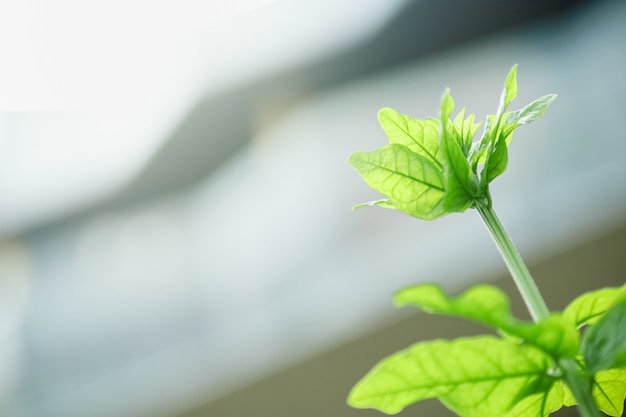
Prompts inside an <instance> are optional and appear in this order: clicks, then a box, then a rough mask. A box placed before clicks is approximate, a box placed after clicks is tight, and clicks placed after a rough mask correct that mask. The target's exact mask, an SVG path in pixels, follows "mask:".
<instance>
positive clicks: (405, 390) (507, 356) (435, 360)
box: [348, 336, 553, 417]
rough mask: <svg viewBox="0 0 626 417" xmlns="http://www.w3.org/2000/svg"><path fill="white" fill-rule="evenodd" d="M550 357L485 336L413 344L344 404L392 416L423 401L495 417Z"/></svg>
mask: <svg viewBox="0 0 626 417" xmlns="http://www.w3.org/2000/svg"><path fill="white" fill-rule="evenodd" d="M552 364H553V362H552V360H551V359H550V357H549V356H547V355H545V354H544V353H543V352H541V351H540V350H538V349H535V348H533V347H531V346H528V345H520V344H517V343H514V342H512V341H508V340H503V339H498V338H495V337H490V336H481V337H475V338H467V339H457V340H453V341H445V340H435V341H430V342H423V343H418V344H416V345H413V346H412V347H410V348H408V349H406V350H404V351H401V352H398V353H396V354H394V355H392V356H389V357H388V358H386V359H384V360H382V361H381V362H380V363H379V364H378V365H376V367H374V368H373V369H372V370H371V371H370V372H369V373H368V374H367V375H366V376H365V377H364V378H363V379H362V380H361V381H359V382H358V383H357V385H356V386H355V387H354V388H353V390H352V392H351V393H350V396H349V398H348V403H349V404H350V405H351V406H353V407H357V408H376V409H378V410H380V411H382V412H384V413H387V414H396V413H398V412H400V411H402V409H404V408H405V407H407V406H409V405H411V404H413V403H416V402H418V401H421V400H425V399H427V398H439V400H440V401H441V402H442V403H443V404H444V405H445V406H446V407H448V408H450V409H451V410H452V411H454V412H455V413H457V414H458V415H459V416H461V417H484V416H500V415H504V414H505V413H506V412H507V411H509V410H511V409H512V408H513V407H514V406H515V404H516V403H517V402H518V401H519V400H520V399H521V398H522V397H523V394H524V393H528V392H533V391H532V390H531V391H529V387H536V386H538V385H544V386H549V385H548V384H538V381H539V380H541V379H551V378H549V377H548V376H547V370H548V369H549V368H550V367H551V366H552Z"/></svg>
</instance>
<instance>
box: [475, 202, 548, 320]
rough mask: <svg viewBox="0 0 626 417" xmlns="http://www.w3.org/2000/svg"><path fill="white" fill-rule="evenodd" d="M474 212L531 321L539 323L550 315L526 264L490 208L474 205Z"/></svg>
mask: <svg viewBox="0 0 626 417" xmlns="http://www.w3.org/2000/svg"><path fill="white" fill-rule="evenodd" d="M476 210H478V212H479V213H480V216H481V217H482V218H483V221H484V222H485V225H486V226H487V229H489V232H490V233H491V237H492V238H493V240H494V241H495V243H496V246H497V247H498V250H500V254H502V257H503V258H504V263H505V264H506V266H507V268H508V269H509V272H510V273H511V276H512V277H513V281H515V285H517V288H518V289H519V292H520V294H521V295H522V298H523V299H524V302H525V303H526V306H527V307H528V311H529V312H530V315H531V316H532V318H533V320H534V321H539V320H541V319H544V318H546V317H548V316H549V315H550V311H549V310H548V306H546V303H545V301H543V297H542V296H541V294H540V293H539V289H538V288H537V285H535V280H534V279H533V277H532V276H531V275H530V272H529V271H528V268H527V267H526V264H525V263H524V261H523V260H522V257H521V256H520V254H519V252H518V251H517V249H516V248H515V245H514V244H513V242H512V241H511V238H509V235H508V234H507V233H506V231H505V230H504V227H503V226H502V223H500V219H498V216H496V213H495V212H494V211H493V209H492V208H491V207H485V206H483V205H482V204H476Z"/></svg>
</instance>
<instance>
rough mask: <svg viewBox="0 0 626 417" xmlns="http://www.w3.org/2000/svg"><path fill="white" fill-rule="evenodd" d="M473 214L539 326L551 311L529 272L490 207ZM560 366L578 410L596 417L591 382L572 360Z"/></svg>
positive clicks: (563, 361) (565, 360) (479, 207)
mask: <svg viewBox="0 0 626 417" xmlns="http://www.w3.org/2000/svg"><path fill="white" fill-rule="evenodd" d="M475 207H476V210H478V213H480V216H481V217H482V219H483V221H484V222H485V225H486V226H487V229H488V230H489V232H490V233H491V237H492V238H493V240H494V241H495V243H496V246H497V247H498V250H499V251H500V254H501V255H502V258H504V262H505V264H506V266H507V268H508V269H509V272H510V273H511V276H512V277H513V281H515V284H516V285H517V288H518V290H519V292H520V294H521V295H522V299H523V300H524V302H525V303H526V307H527V308H528V311H529V312H530V315H531V317H532V318H533V320H534V321H535V322H538V321H540V320H542V319H544V318H546V317H548V316H549V315H550V310H548V306H547V305H546V302H545V301H544V299H543V297H542V296H541V293H540V292H539V288H537V285H536V284H535V280H534V279H533V277H532V276H531V275H530V271H529V270H528V268H527V267H526V264H525V263H524V261H523V260H522V257H521V256H520V254H519V252H518V251H517V248H516V247H515V245H514V244H513V241H512V240H511V238H510V237H509V235H508V234H507V233H506V231H505V230H504V226H502V223H501V222H500V219H498V216H496V213H495V211H494V210H493V208H492V207H491V205H489V206H486V205H483V204H481V203H479V202H477V203H476V204H475ZM559 366H560V367H561V369H562V370H563V371H564V373H565V382H566V383H567V385H568V386H569V388H570V389H571V391H572V394H574V398H576V402H577V404H578V407H579V408H578V410H579V412H580V414H581V416H583V417H599V416H600V415H601V414H600V412H599V411H598V407H597V405H596V403H595V400H594V399H593V397H592V395H591V378H590V377H589V376H587V375H584V374H583V373H582V372H581V371H580V368H579V366H578V364H577V363H576V362H575V361H574V360H573V359H563V360H561V361H559Z"/></svg>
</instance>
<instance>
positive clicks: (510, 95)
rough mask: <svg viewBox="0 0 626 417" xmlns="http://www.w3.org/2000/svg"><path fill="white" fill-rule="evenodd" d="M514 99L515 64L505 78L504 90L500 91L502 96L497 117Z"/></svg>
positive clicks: (515, 93) (515, 82)
mask: <svg viewBox="0 0 626 417" xmlns="http://www.w3.org/2000/svg"><path fill="white" fill-rule="evenodd" d="M515 97H517V64H515V65H513V67H512V68H511V69H510V70H509V74H508V75H507V77H506V81H505V83H504V90H503V91H502V96H501V97H500V108H499V110H498V114H499V115H500V114H502V113H504V111H505V110H506V108H507V107H508V106H509V104H511V102H512V101H513V99H514V98H515Z"/></svg>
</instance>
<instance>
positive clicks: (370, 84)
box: [0, 0, 626, 417]
mask: <svg viewBox="0 0 626 417" xmlns="http://www.w3.org/2000/svg"><path fill="white" fill-rule="evenodd" d="M625 39H626V3H624V2H622V1H618V0H602V1H582V0H580V1H573V0H572V1H567V0H550V1H539V0H532V1H513V2H500V1H496V0H477V1H475V2H466V1H461V0H445V1H441V0H386V1H379V2H372V1H369V2H363V1H356V0H333V1H331V0H290V1H287V0H236V1H234V0H233V1H228V2H221V1H195V0H184V1H173V0H160V1H144V0H130V1H129V0H127V1H120V0H116V1H100V0H98V1H91V2H84V1H78V0H54V1H49V0H29V1H23V2H18V1H9V2H3V3H0V338H1V339H0V341H1V342H0V415H2V416H8V417H85V416H89V417H207V416H212V417H213V416H215V417H240V416H241V417H243V416H246V417H247V416H255V417H265V416H267V417H282V416H285V417H286V416H299V417H308V416H311V417H312V416H337V417H338V416H346V417H347V416H354V417H358V416H359V415H360V416H363V417H367V416H375V415H382V414H380V413H379V412H376V411H373V410H356V409H352V408H350V407H349V406H348V405H347V404H346V397H347V395H348V392H349V390H350V388H351V386H352V384H354V383H355V382H356V381H357V380H358V379H359V378H361V377H362V376H363V375H364V374H365V372H366V371H367V370H368V369H369V368H370V367H371V366H372V365H373V364H374V363H375V362H376V361H378V360H379V359H381V358H382V357H383V356H386V355H388V354H391V353H393V352H394V351H397V350H399V349H402V348H404V347H406V346H408V345H409V344H411V343H413V342H415V341H417V340H421V339H428V338H435V337H451V336H452V335H454V332H461V333H463V334H467V333H468V332H473V331H474V327H472V326H463V325H462V324H460V325H458V324H452V322H449V321H446V320H442V319H432V317H428V316H426V315H423V314H419V313H416V312H415V311H409V310H405V309H397V308H395V307H394V305H393V302H392V299H391V295H392V294H393V293H394V292H395V291H396V290H398V289H400V288H403V287H406V286H408V285H411V284H415V283H425V282H439V283H441V284H442V285H443V286H444V287H446V288H448V289H450V290H451V291H457V292H458V291H461V290H462V289H463V288H466V287H467V286H469V285H471V284H473V283H477V282H483V281H488V282H490V283H494V284H495V285H498V286H500V287H502V288H503V289H504V290H505V291H506V292H508V293H510V294H511V297H512V298H513V299H514V301H513V304H514V309H515V310H516V311H518V312H519V314H520V315H521V316H522V317H524V314H527V313H524V312H523V308H521V307H523V305H522V304H521V303H520V300H519V296H517V295H515V288H514V286H513V284H512V282H509V281H510V279H509V278H508V276H507V272H506V268H505V265H504V264H503V262H502V260H501V259H500V257H499V254H498V251H497V249H496V247H495V246H494V245H493V242H492V241H491V238H490V236H489V234H488V233H487V231H486V229H485V227H484V225H483V224H481V221H480V218H479V216H478V214H477V213H476V212H475V210H468V211H467V212H466V213H463V214H461V213H455V214H453V215H450V216H447V217H445V218H443V219H441V220H437V221H436V222H431V221H422V220H418V219H415V218H411V217H409V216H406V215H404V214H402V213H400V212H399V211H397V210H386V209H384V208H381V207H371V208H363V209H359V210H352V209H351V207H352V206H354V205H355V204H357V203H361V202H364V201H370V200H376V199H378V198H380V195H379V194H378V193H377V192H376V191H374V190H372V189H370V188H369V187H368V186H367V184H365V183H364V182H363V180H362V179H361V178H360V177H359V175H358V174H357V173H356V172H355V171H354V169H352V168H351V167H350V165H349V164H348V162H347V159H348V156H349V155H350V153H351V152H354V151H357V150H371V149H374V148H376V147H379V146H382V145H384V144H385V143H386V140H387V139H386V137H385V134H384V132H383V131H382V130H381V128H380V125H379V123H378V120H377V113H378V111H379V110H380V109H381V108H384V107H391V108H394V109H396V110H397V111H399V112H400V113H404V114H408V115H411V116H413V117H416V118H427V117H429V116H437V115H438V109H439V103H440V99H441V97H442V94H443V92H444V91H445V90H446V89H448V88H449V89H450V91H451V93H452V95H453V96H454V99H455V101H456V103H457V105H458V108H459V109H460V108H461V107H463V106H467V108H468V111H469V112H473V113H476V116H477V120H483V118H484V116H485V115H486V114H489V113H495V112H496V110H497V107H498V98H499V96H500V91H501V90H502V87H503V83H504V80H505V77H506V74H507V72H508V71H509V69H510V68H511V67H512V66H513V65H514V64H518V65H519V69H518V82H519V95H518V97H517V98H516V100H515V101H514V102H513V104H512V107H514V108H518V107H521V106H523V105H525V104H527V103H529V102H530V101H532V100H533V99H535V98H537V97H540V96H543V95H545V94H548V93H555V94H557V95H558V99H557V100H556V101H555V103H554V104H553V105H552V106H551V107H550V109H549V110H548V112H547V113H546V116H545V117H544V118H542V119H541V120H539V121H537V122H536V123H533V125H532V126H530V127H524V128H522V129H520V131H519V132H516V133H515V139H514V140H513V142H512V143H511V145H510V148H509V149H510V154H509V167H508V169H507V172H506V175H504V176H503V177H502V178H498V179H497V180H496V181H495V182H494V183H493V185H492V195H493V199H494V206H495V207H496V208H497V210H498V213H499V214H500V217H501V220H502V222H503V223H504V224H505V225H506V227H507V229H508V230H509V231H510V233H511V235H512V237H513V239H514V240H515V242H516V244H517V246H518V248H519V251H520V253H521V254H522V256H523V257H524V258H525V259H526V260H527V262H528V263H529V266H530V268H531V271H532V272H533V274H535V275H536V278H537V282H538V285H539V287H540V289H541V290H542V291H543V292H544V293H545V295H546V298H547V299H548V304H549V307H550V308H551V309H555V310H557V309H561V308H563V306H564V305H565V304H566V303H567V302H569V301H570V300H571V299H572V298H574V297H575V296H576V295H577V294H578V293H580V292H582V291H586V290H592V289H596V288H600V287H603V286H616V285H621V284H623V283H624V282H625V279H624V278H625V277H626V263H625V262H626V258H625V257H624V250H625V249H626V186H625V185H624V179H625V178H626V133H624V132H623V131H622V129H620V123H621V121H622V119H623V114H625V113H626V101H625V100H624V97H626V81H625V80H624V74H625V73H626V48H624V40H625ZM429 320H435V321H429ZM454 323H456V322H454ZM455 326H456V327H455ZM420 407H421V408H420ZM411 412H412V413H414V414H413V415H422V414H423V415H441V416H451V415H452V414H450V412H449V411H447V410H446V409H444V408H443V407H442V406H439V405H438V404H436V403H435V402H428V403H425V404H418V405H416V406H415V407H414V408H412V409H411V410H407V411H406V414H407V415H411ZM568 412H571V413H572V414H571V415H576V414H575V410H571V409H568V410H567V411H565V412H564V413H563V415H566V414H567V413H568ZM401 415H402V414H401Z"/></svg>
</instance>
